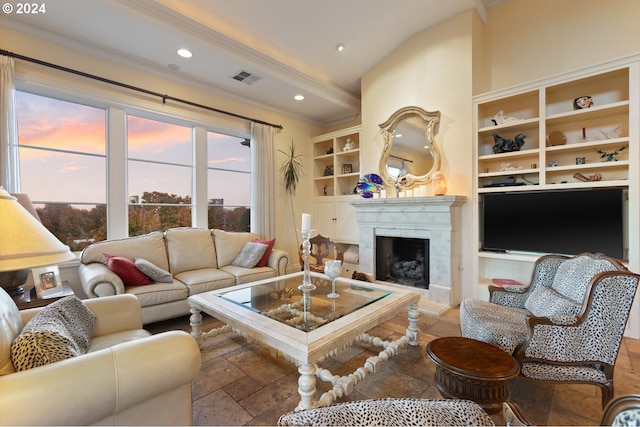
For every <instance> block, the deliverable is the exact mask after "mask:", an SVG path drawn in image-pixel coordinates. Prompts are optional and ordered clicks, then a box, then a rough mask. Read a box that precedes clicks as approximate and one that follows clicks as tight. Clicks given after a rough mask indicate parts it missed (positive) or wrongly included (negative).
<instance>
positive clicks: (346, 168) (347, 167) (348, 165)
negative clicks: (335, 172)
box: [342, 163, 353, 173]
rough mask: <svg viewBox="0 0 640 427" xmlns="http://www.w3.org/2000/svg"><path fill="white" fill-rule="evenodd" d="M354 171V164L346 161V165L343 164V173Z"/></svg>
mask: <svg viewBox="0 0 640 427" xmlns="http://www.w3.org/2000/svg"><path fill="white" fill-rule="evenodd" d="M352 172H353V166H352V165H351V163H345V164H344V165H342V173H352Z"/></svg>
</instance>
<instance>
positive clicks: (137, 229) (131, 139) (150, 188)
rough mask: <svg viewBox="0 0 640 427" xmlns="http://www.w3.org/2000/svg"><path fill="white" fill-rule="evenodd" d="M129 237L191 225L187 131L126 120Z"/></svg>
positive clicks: (136, 119) (132, 118)
mask: <svg viewBox="0 0 640 427" xmlns="http://www.w3.org/2000/svg"><path fill="white" fill-rule="evenodd" d="M127 150H128V162H127V163H128V172H127V176H128V188H129V235H130V236H137V235H140V234H146V233H149V232H151V231H156V230H166V229H167V228H171V227H180V226H190V225H191V188H192V184H191V177H192V174H193V161H192V157H193V154H192V153H193V149H192V141H191V129H190V128H187V127H184V126H178V125H174V124H170V123H165V122H160V121H156V120H151V119H147V118H143V117H137V116H131V115H130V116H128V117H127Z"/></svg>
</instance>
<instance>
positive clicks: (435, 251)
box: [349, 196, 466, 314]
mask: <svg viewBox="0 0 640 427" xmlns="http://www.w3.org/2000/svg"><path fill="white" fill-rule="evenodd" d="M465 200H466V199H465V198H464V197H462V196H431V197H395V198H385V199H364V198H362V199H356V198H354V199H350V200H349V203H350V204H351V205H352V206H353V207H354V209H355V211H356V219H357V221H358V236H359V238H358V239H359V242H358V251H359V258H360V265H359V266H358V268H359V271H360V272H362V273H364V274H366V275H368V276H369V277H370V278H372V279H374V280H377V281H383V282H386V283H389V282H390V281H389V279H388V278H387V277H386V276H388V275H389V274H388V273H389V272H388V271H386V270H385V269H386V268H387V265H393V264H395V263H396V262H397V261H395V259H394V258H395V256H396V255H392V256H391V257H389V255H388V254H385V253H384V252H382V253H379V252H378V250H379V248H378V246H379V245H381V246H383V247H384V246H387V245H393V243H387V241H386V239H385V238H392V240H391V242H393V239H400V240H399V241H400V242H401V243H399V246H403V247H408V246H413V245H414V244H415V245H418V244H417V243H416V242H415V241H420V242H422V243H421V244H422V246H423V249H419V248H418V249H416V251H415V253H414V254H413V255H411V256H410V257H411V258H415V259H416V260H420V259H421V258H422V262H423V264H424V267H425V270H426V271H425V272H424V274H425V277H424V282H425V284H424V287H421V286H422V285H420V284H419V285H418V286H417V287H415V290H417V291H418V292H420V294H421V295H422V298H421V300H420V307H419V309H420V310H421V311H426V312H430V313H434V312H435V313H436V314H439V313H442V312H443V311H446V310H447V309H448V308H449V307H455V306H457V305H458V304H459V303H460V243H459V240H460V206H461V205H462V204H463V203H464V202H465ZM396 245H398V244H396ZM414 249H415V248H414ZM380 250H384V248H380ZM420 250H422V251H423V252H420ZM412 251H413V249H412ZM381 257H382V259H380V258H381ZM392 261H393V262H392ZM408 261H409V262H411V261H412V260H408ZM381 275H384V276H385V278H381V277H380V276H381Z"/></svg>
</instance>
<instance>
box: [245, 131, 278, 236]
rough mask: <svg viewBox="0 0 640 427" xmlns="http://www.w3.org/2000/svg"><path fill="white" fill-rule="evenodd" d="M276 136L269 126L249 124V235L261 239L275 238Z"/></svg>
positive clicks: (276, 191) (276, 195)
mask: <svg viewBox="0 0 640 427" xmlns="http://www.w3.org/2000/svg"><path fill="white" fill-rule="evenodd" d="M277 133H278V129H277V128H275V127H273V126H269V125H263V124H260V123H252V124H251V231H252V232H254V233H256V234H258V235H260V237H262V238H263V239H273V238H275V237H276V226H277V219H278V212H277V198H278V174H277V172H278V167H277V161H278V158H277V155H278V151H277V146H276V135H277Z"/></svg>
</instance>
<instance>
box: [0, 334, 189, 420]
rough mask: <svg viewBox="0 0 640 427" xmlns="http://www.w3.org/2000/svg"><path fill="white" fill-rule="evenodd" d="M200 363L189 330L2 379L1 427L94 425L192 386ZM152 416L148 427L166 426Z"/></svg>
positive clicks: (0, 401) (146, 339)
mask: <svg viewBox="0 0 640 427" xmlns="http://www.w3.org/2000/svg"><path fill="white" fill-rule="evenodd" d="M200 363H201V361H200V351H199V349H198V345H197V344H196V342H195V340H194V339H193V338H192V337H191V336H190V335H189V334H187V333H186V332H182V331H171V332H166V333H162V334H158V335H154V336H151V337H148V338H144V339H139V340H135V341H130V342H126V343H122V344H118V345H115V346H113V347H111V348H107V349H104V350H100V351H96V352H95V353H89V354H85V355H83V356H78V357H74V358H71V359H67V360H63V361H61V362H57V363H52V364H50V365H45V366H41V367H38V368H33V369H29V370H27V371H22V372H16V373H13V374H8V375H4V376H2V377H0V413H1V414H2V424H6V425H90V424H94V423H96V422H98V421H100V420H103V419H105V418H109V417H115V416H116V415H117V414H119V413H123V412H125V411H127V410H128V409H129V408H132V407H134V406H135V405H137V404H139V403H142V402H144V401H147V400H149V399H152V398H154V397H156V396H159V395H161V394H163V393H166V392H168V391H171V390H174V389H176V388H178V387H180V386H182V385H184V384H190V383H191V382H192V381H193V380H194V379H195V378H196V377H197V375H198V373H199V371H200ZM34 384H37V385H38V386H37V387H34ZM25 402H28V408H26V407H25ZM167 405H170V402H167ZM153 417H154V414H153V413H149V414H148V419H147V421H149V423H150V424H161V423H162V420H159V419H154V418H153Z"/></svg>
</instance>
